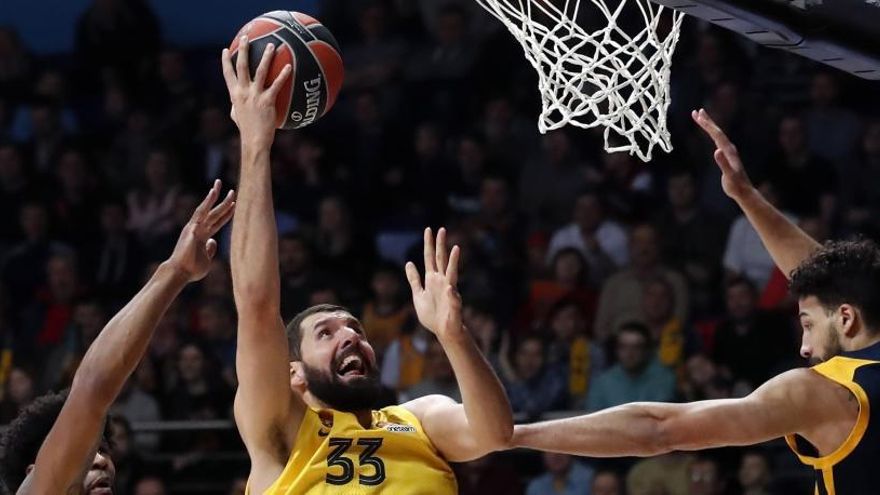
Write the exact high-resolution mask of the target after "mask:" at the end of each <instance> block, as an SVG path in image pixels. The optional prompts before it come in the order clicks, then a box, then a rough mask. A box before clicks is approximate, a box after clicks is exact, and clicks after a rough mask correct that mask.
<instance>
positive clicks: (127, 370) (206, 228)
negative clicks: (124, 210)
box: [19, 181, 235, 494]
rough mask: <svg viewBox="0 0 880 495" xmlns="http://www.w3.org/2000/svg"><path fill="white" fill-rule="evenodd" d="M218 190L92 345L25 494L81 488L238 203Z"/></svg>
mask: <svg viewBox="0 0 880 495" xmlns="http://www.w3.org/2000/svg"><path fill="white" fill-rule="evenodd" d="M219 194H220V181H217V182H215V183H214V187H213V188H212V189H211V191H210V193H208V196H207V197H206V198H205V200H204V201H203V202H202V204H200V205H199V207H198V208H197V209H196V211H195V213H194V214H193V217H192V219H191V220H190V222H189V223H188V224H187V225H186V227H185V228H184V230H183V232H182V233H181V235H180V239H179V240H178V242H177V246H176V247H175V248H174V253H173V254H172V255H171V257H170V258H169V259H168V260H167V261H165V262H164V263H162V264H161V265H160V266H159V268H158V270H156V273H154V274H153V276H152V277H151V278H150V280H149V281H148V282H147V284H146V285H145V286H144V288H143V289H141V291H140V292H138V293H137V295H135V296H134V298H133V299H132V300H131V301H130V302H129V303H128V304H127V305H125V307H124V308H122V310H121V311H119V313H117V314H116V316H114V317H113V319H112V320H110V322H109V323H107V325H106V326H105V327H104V329H103V330H102V331H101V333H100V334H99V335H98V337H97V338H96V339H95V341H94V343H92V345H91V347H89V350H88V351H87V352H86V355H85V357H84V358H83V361H82V363H81V364H80V366H79V369H77V372H76V375H74V378H73V385H72V386H71V389H70V393H69V395H68V398H67V401H66V402H65V403H64V407H63V408H62V409H61V413H60V414H59V416H58V419H57V420H56V421H55V424H54V425H53V426H52V429H51V430H50V431H49V434H48V435H47V436H46V439H45V440H44V441H43V445H42V446H41V447H40V451H39V453H38V454H37V459H36V462H35V464H34V470H33V471H32V472H31V474H30V476H29V477H28V479H27V482H26V483H25V484H24V485H23V486H22V488H21V489H20V490H19V493H39V494H41V493H68V490H70V489H71V488H73V489H76V490H78V489H79V487H78V485H79V484H80V483H82V478H83V476H84V475H85V473H86V471H88V469H89V466H91V465H92V459H93V458H94V455H95V450H96V449H97V445H98V441H99V440H100V437H101V432H102V431H103V429H104V421H105V417H106V415H107V411H108V410H109V409H110V406H111V405H112V404H113V402H114V401H115V400H116V397H117V396H118V395H119V392H120V390H121V389H122V386H123V385H124V384H125V381H126V380H127V379H128V377H129V376H130V375H131V373H132V372H133V371H134V369H135V367H137V365H138V363H139V362H140V361H141V358H143V355H144V352H146V349H147V346H148V344H149V342H150V338H151V337H152V335H153V330H155V328H156V325H157V324H158V322H159V320H160V319H161V318H162V315H163V314H165V311H166V310H167V309H168V306H170V305H171V302H172V301H173V300H174V299H175V298H176V297H177V295H178V294H180V291H181V290H182V289H183V287H184V286H185V285H186V284H187V283H189V282H190V281H195V280H199V279H201V278H203V277H204V276H205V275H206V274H207V273H208V270H209V268H210V261H211V259H212V258H213V257H214V255H215V254H216V252H217V243H216V242H215V241H213V240H211V239H210V237H211V236H213V235H214V234H216V233H217V231H219V230H220V228H222V227H223V225H225V224H226V223H227V222H228V221H229V219H230V218H231V217H232V213H233V209H234V205H235V203H234V196H233V194H232V192H231V191H230V194H229V195H228V196H227V197H226V199H225V200H224V201H223V202H222V203H221V204H219V205H218V206H217V207H215V208H214V209H213V210H212V209H211V206H212V205H213V204H214V202H215V201H216V200H217V198H218V197H219ZM77 493H78V491H77Z"/></svg>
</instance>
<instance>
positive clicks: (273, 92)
mask: <svg viewBox="0 0 880 495" xmlns="http://www.w3.org/2000/svg"><path fill="white" fill-rule="evenodd" d="M291 72H293V67H291V66H290V64H287V65H285V66H284V68H283V69H281V72H279V73H278V76H277V77H275V80H274V81H272V85H271V86H269V89H267V90H266V93H267V94H268V95H269V97H271V98H272V99H273V100H274V99H275V97H276V96H278V93H279V92H280V91H281V88H282V87H283V86H284V83H285V82H286V81H287V78H289V77H290V73H291Z"/></svg>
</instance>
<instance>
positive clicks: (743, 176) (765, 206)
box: [691, 109, 820, 278]
mask: <svg viewBox="0 0 880 495" xmlns="http://www.w3.org/2000/svg"><path fill="white" fill-rule="evenodd" d="M691 117H693V119H694V121H695V122H696V123H697V124H699V126H700V127H701V128H703V130H704V131H705V132H706V134H708V135H709V137H710V138H712V141H713V142H714V143H715V148H716V149H715V155H714V157H715V163H717V164H718V167H719V168H720V169H721V186H722V187H723V188H724V192H725V193H726V194H727V195H728V196H730V198H731V199H733V200H734V201H736V203H737V204H738V205H739V207H740V208H741V209H742V211H743V213H745V215H746V218H748V219H749V222H751V224H752V226H754V227H755V230H757V231H758V235H760V236H761V241H762V242H763V243H764V246H765V247H766V248H767V251H769V252H770V256H772V257H773V261H774V262H775V263H776V266H777V267H779V269H780V270H781V271H782V273H784V274H785V276H786V277H787V278H791V272H792V270H794V269H795V268H796V267H797V266H798V265H799V264H800V262H801V261H803V260H805V259H807V257H809V255H810V254H811V253H812V252H813V251H815V250H816V249H818V248H819V247H820V245H819V243H818V242H816V241H815V240H814V239H813V238H811V237H810V236H808V235H807V234H806V233H805V232H804V231H803V230H801V228H800V227H798V226H797V225H795V224H794V223H792V222H791V221H790V220H789V219H788V218H786V217H785V215H783V214H782V213H781V212H780V211H779V210H777V209H776V208H775V207H774V206H773V205H771V204H770V203H769V202H768V201H767V200H766V199H764V197H763V196H762V195H761V193H760V192H758V190H757V189H756V188H755V186H754V185H753V184H752V181H751V180H750V179H749V176H748V174H747V173H746V170H745V167H743V164H742V161H741V160H740V158H739V152H738V151H737V149H736V146H735V145H734V144H733V143H732V142H730V139H728V137H727V135H726V134H724V131H722V130H721V128H720V127H718V124H716V123H715V121H714V120H712V117H710V116H709V114H708V113H707V112H706V111H705V110H703V109H700V110H699V111H694V112H692V113H691Z"/></svg>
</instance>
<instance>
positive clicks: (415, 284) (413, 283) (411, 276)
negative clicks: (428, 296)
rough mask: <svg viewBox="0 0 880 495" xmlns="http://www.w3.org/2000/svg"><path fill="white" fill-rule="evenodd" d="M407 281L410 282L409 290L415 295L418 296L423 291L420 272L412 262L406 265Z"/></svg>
mask: <svg viewBox="0 0 880 495" xmlns="http://www.w3.org/2000/svg"><path fill="white" fill-rule="evenodd" d="M406 279H407V281H409V288H410V289H411V290H412V293H413V295H416V294H418V293H419V292H421V290H422V279H421V278H420V277H419V270H418V268H416V265H415V264H414V263H413V262H412V261H408V262H407V263H406Z"/></svg>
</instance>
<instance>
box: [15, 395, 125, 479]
mask: <svg viewBox="0 0 880 495" xmlns="http://www.w3.org/2000/svg"><path fill="white" fill-rule="evenodd" d="M69 392H70V391H69V390H68V389H65V390H62V391H61V392H57V393H50V394H46V395H43V396H41V397H38V398H37V399H35V400H34V401H33V402H31V404H30V405H28V406H27V407H26V408H24V410H22V411H21V412H20V413H19V414H18V416H17V417H16V418H15V419H14V420H13V421H12V423H10V424H9V426H8V427H7V429H6V431H5V432H4V434H3V440H2V447H3V457H2V461H0V479H2V481H3V484H4V485H5V487H6V489H7V490H8V492H9V493H15V492H16V491H17V490H18V488H19V487H20V486H21V484H22V482H23V481H24V479H25V477H26V476H27V468H28V466H30V465H31V464H33V463H34V462H36V460H37V453H38V452H39V451H40V447H41V446H42V445H43V441H44V440H45V439H46V436H47V435H48V434H49V430H51V429H52V426H53V425H54V424H55V420H57V419H58V415H59V414H61V408H62V407H64V402H65V401H66V400H67V396H68V394H69ZM108 424H109V422H108ZM103 436H104V440H105V441H107V442H108V443H109V436H110V431H109V428H108V426H107V425H105V427H104V434H103Z"/></svg>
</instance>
